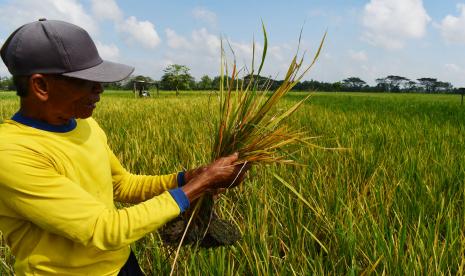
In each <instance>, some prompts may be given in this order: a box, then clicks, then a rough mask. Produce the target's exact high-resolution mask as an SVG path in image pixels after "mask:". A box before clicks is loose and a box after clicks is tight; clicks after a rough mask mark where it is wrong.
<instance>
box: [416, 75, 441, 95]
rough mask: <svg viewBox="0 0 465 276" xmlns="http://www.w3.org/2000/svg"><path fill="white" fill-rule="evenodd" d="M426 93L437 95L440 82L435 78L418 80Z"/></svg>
mask: <svg viewBox="0 0 465 276" xmlns="http://www.w3.org/2000/svg"><path fill="white" fill-rule="evenodd" d="M417 81H418V82H419V83H420V85H421V86H422V87H423V89H424V90H425V92H426V93H435V92H436V85H437V82H438V80H437V79H434V78H421V79H417Z"/></svg>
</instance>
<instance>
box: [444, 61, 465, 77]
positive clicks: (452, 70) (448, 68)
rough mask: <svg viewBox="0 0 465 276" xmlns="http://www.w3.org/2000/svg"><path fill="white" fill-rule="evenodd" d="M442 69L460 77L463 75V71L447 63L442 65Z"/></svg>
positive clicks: (455, 65) (464, 70)
mask: <svg viewBox="0 0 465 276" xmlns="http://www.w3.org/2000/svg"><path fill="white" fill-rule="evenodd" d="M444 68H445V69H446V70H447V71H449V72H450V73H458V74H461V75H464V74H465V69H464V68H462V67H460V66H458V65H457V64H454V63H447V64H445V65H444Z"/></svg>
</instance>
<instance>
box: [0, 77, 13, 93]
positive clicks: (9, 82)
mask: <svg viewBox="0 0 465 276" xmlns="http://www.w3.org/2000/svg"><path fill="white" fill-rule="evenodd" d="M0 90H9V91H12V90H16V87H15V85H14V84H13V77H0Z"/></svg>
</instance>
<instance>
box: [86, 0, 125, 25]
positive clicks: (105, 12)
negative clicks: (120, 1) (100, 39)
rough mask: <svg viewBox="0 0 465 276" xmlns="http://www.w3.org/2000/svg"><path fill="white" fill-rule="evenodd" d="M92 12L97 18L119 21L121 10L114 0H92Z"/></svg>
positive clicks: (121, 14)
mask: <svg viewBox="0 0 465 276" xmlns="http://www.w3.org/2000/svg"><path fill="white" fill-rule="evenodd" d="M91 4H92V13H93V14H94V16H95V17H96V18H97V19H110V20H114V21H120V20H121V19H122V18H123V12H122V11H121V9H120V8H119V7H118V5H117V4H116V2H115V1H114V0H92V3H91Z"/></svg>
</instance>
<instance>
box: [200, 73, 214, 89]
mask: <svg viewBox="0 0 465 276" xmlns="http://www.w3.org/2000/svg"><path fill="white" fill-rule="evenodd" d="M197 89H199V90H211V89H213V80H212V79H211V78H210V77H209V76H207V75H204V76H203V77H201V78H200V81H199V82H198V83H197Z"/></svg>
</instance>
